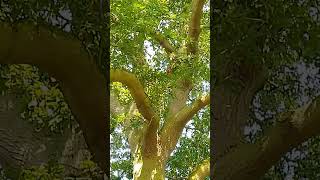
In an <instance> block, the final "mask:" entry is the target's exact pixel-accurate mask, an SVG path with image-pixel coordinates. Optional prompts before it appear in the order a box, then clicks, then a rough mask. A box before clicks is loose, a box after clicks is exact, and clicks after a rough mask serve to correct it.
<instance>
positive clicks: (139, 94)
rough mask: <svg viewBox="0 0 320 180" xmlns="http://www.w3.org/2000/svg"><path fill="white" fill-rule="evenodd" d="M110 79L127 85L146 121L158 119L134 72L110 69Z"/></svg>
mask: <svg viewBox="0 0 320 180" xmlns="http://www.w3.org/2000/svg"><path fill="white" fill-rule="evenodd" d="M110 80H111V82H121V83H123V84H124V85H126V86H127V87H128V89H129V90H130V92H131V95H132V97H133V99H134V101H135V102H136V105H137V108H138V109H139V112H140V113H141V114H142V116H143V117H144V118H145V119H146V121H148V122H151V121H153V120H158V119H159V117H158V116H157V115H156V113H155V112H154V111H153V109H152V106H151V102H150V100H149V98H148V96H147V95H146V94H145V92H144V88H143V86H142V84H141V83H140V81H139V80H138V79H137V78H136V76H135V75H134V74H131V73H130V72H127V71H124V70H118V69H111V70H110Z"/></svg>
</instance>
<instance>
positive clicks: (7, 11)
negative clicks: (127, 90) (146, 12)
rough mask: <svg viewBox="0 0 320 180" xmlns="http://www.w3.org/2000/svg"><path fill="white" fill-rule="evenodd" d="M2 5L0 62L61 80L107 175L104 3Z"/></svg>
mask: <svg viewBox="0 0 320 180" xmlns="http://www.w3.org/2000/svg"><path fill="white" fill-rule="evenodd" d="M104 6H105V7H107V6H108V5H107V4H104ZM0 7H1V8H0V18H1V23H0V41H1V45H0V63H1V64H29V65H34V66H36V67H38V68H39V69H40V70H41V71H42V72H46V73H48V74H49V75H50V76H52V77H54V78H56V79H57V81H58V82H59V88H60V89H61V90H62V92H63V95H64V97H65V98H66V101H67V103H68V106H69V107H70V109H71V111H72V114H73V115H74V117H75V119H76V120H77V122H78V123H79V125H80V128H81V130H82V132H83V134H84V137H85V140H86V143H87V145H88V148H89V149H90V151H91V153H92V154H93V158H94V160H95V161H96V162H97V163H98V164H99V166H100V167H101V169H102V170H103V171H105V172H106V173H107V172H108V170H107V157H108V154H107V149H108V146H109V144H108V143H109V141H108V138H107V132H108V123H107V114H108V106H107V104H108V96H107V79H106V73H105V72H106V67H107V62H108V59H107V57H108V54H109V52H108V49H107V44H106V42H105V41H106V39H107V37H106V36H107V33H108V29H107V26H106V25H107V21H106V19H107V18H106V17H107V11H101V10H100V8H101V7H100V1H81V2H80V1H79V2H73V1H67V0H66V1H24V2H21V1H2V2H1V3H0ZM101 13H103V14H101Z"/></svg>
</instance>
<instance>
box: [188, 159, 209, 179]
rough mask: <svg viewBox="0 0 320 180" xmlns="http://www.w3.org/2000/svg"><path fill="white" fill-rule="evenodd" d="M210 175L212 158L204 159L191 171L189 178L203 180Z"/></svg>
mask: <svg viewBox="0 0 320 180" xmlns="http://www.w3.org/2000/svg"><path fill="white" fill-rule="evenodd" d="M208 176H210V159H206V160H204V161H203V162H202V163H201V164H199V165H198V166H197V167H196V168H195V169H194V170H193V172H192V173H191V175H190V177H189V180H201V179H205V178H206V177H208Z"/></svg>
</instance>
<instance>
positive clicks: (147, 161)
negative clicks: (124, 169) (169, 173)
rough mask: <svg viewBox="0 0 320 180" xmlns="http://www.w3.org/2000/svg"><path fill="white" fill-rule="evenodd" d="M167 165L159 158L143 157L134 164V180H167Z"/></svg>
mask: <svg viewBox="0 0 320 180" xmlns="http://www.w3.org/2000/svg"><path fill="white" fill-rule="evenodd" d="M164 168H165V165H164V163H163V160H161V159H160V158H159V157H147V158H146V157H143V158H142V160H140V161H135V162H134V170H133V171H134V172H133V179H134V180H144V179H150V180H152V179H154V180H162V179H164V178H165V169H164Z"/></svg>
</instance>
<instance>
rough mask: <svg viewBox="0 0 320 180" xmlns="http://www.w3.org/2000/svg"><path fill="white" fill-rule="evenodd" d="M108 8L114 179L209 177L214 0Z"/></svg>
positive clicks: (155, 0) (115, 0) (116, 0)
mask: <svg viewBox="0 0 320 180" xmlns="http://www.w3.org/2000/svg"><path fill="white" fill-rule="evenodd" d="M110 12H111V14H110V20H111V27H110V28H111V29H110V43H111V45H110V50H111V52H110V56H111V63H110V66H111V72H110V76H111V77H110V78H111V81H112V82H113V83H112V84H111V129H112V134H111V146H110V147H111V173H112V174H111V175H112V176H111V178H112V179H113V178H114V179H118V178H128V179H132V178H133V179H149V178H151V177H150V176H148V173H151V172H154V174H155V175H154V176H155V177H154V178H155V179H157V178H158V179H159V178H160V179H162V178H165V177H166V178H168V179H176V178H184V179H187V178H188V177H189V178H192V177H197V176H199V177H202V176H203V177H204V178H205V177H206V176H209V163H208V162H209V161H208V160H207V159H208V158H209V152H210V150H209V135H210V133H209V117H210V115H209V107H208V106H207V105H208V104H209V79H210V73H209V62H210V54H209V45H210V44H209V35H210V33H209V2H208V1H203V0H193V1H191V0H188V1H163V0H151V1H133V0H129V1H122V0H112V1H111V5H110ZM157 152H158V155H157ZM201 165H204V167H205V168H204V169H203V168H200V166H201ZM141 166H142V167H141ZM198 166H199V167H198ZM197 167H198V169H199V170H196V169H197ZM203 170H204V171H203ZM163 171H164V172H163ZM193 171H195V173H194V174H192V172H193Z"/></svg>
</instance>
